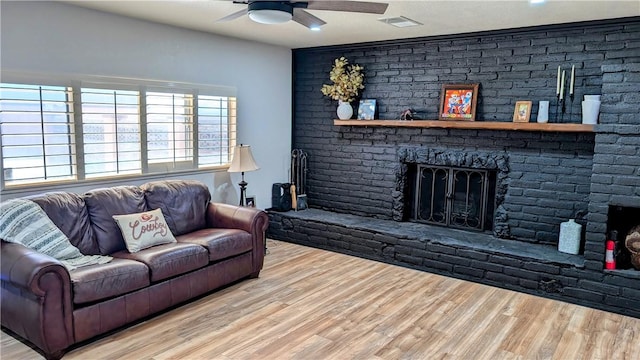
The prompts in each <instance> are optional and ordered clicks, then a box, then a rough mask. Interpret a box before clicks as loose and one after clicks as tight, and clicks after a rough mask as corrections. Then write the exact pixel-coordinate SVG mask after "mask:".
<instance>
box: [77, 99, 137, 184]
mask: <svg viewBox="0 0 640 360" xmlns="http://www.w3.org/2000/svg"><path fill="white" fill-rule="evenodd" d="M139 97H140V95H139V93H138V92H137V91H127V90H113V89H94V88H82V139H83V144H84V173H85V176H86V177H87V178H92V177H104V176H113V175H119V174H140V173H141V172H142V164H141V147H140V101H139Z"/></svg>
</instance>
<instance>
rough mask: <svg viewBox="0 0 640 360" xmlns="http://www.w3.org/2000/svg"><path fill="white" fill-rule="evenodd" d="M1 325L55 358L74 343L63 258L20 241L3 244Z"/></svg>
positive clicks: (70, 304) (71, 308) (67, 278)
mask: <svg viewBox="0 0 640 360" xmlns="http://www.w3.org/2000/svg"><path fill="white" fill-rule="evenodd" d="M0 258H1V259H2V262H1V263H0V272H1V279H2V290H1V294H2V307H1V317H0V318H1V321H2V326H5V327H6V328H8V329H10V330H11V331H13V332H15V333H16V334H18V335H20V336H22V337H24V338H25V339H27V340H29V341H30V342H32V343H33V344H34V345H36V346H37V347H39V348H40V349H41V350H42V351H43V352H44V353H45V356H46V357H49V358H55V357H59V356H60V355H61V354H62V351H63V350H64V349H65V348H67V347H69V346H70V345H71V344H73V343H74V336H73V305H72V298H71V279H70V277H69V272H68V271H67V269H66V268H65V267H64V266H63V265H62V264H61V263H60V261H58V260H56V259H54V258H52V257H50V256H47V255H44V254H41V253H39V252H37V251H35V250H31V249H29V248H27V247H25V246H22V245H19V244H12V243H7V242H5V241H2V243H1V244H0Z"/></svg>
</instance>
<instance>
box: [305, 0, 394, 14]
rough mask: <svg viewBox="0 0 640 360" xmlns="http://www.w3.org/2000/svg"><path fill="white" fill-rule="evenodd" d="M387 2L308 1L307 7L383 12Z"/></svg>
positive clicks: (385, 9) (373, 12)
mask: <svg viewBox="0 0 640 360" xmlns="http://www.w3.org/2000/svg"><path fill="white" fill-rule="evenodd" d="M388 6H389V4H385V3H377V2H363V1H326V0H316V1H309V3H308V5H307V9H311V10H330V11H349V12H360V13H369V14H384V12H385V11H387V7H388Z"/></svg>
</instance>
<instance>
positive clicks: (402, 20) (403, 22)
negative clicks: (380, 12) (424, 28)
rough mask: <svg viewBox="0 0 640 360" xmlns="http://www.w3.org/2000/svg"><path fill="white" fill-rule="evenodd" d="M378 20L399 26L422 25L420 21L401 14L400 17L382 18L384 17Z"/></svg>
mask: <svg viewBox="0 0 640 360" xmlns="http://www.w3.org/2000/svg"><path fill="white" fill-rule="evenodd" d="M378 20H379V21H382V22H383V23H385V24H389V25H393V26H395V27H399V28H405V27H410V26H418V25H422V24H421V23H419V22H417V21H415V20H411V19H409V18H406V17H404V16H399V17H394V18H382V19H378Z"/></svg>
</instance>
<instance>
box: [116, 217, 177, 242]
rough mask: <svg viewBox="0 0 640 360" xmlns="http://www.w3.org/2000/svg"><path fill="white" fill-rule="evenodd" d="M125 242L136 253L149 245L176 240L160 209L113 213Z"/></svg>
mask: <svg viewBox="0 0 640 360" xmlns="http://www.w3.org/2000/svg"><path fill="white" fill-rule="evenodd" d="M113 219H114V220H115V221H116V223H117V224H118V226H119V227H120V232H121V233H122V237H123V238H124V243H125V245H126V246H127V250H129V252H131V253H134V252H138V251H140V250H142V249H146V248H148V247H152V246H155V245H161V244H169V243H174V242H176V238H174V237H173V234H171V231H169V227H168V226H167V222H166V221H165V219H164V216H162V211H161V210H160V209H155V210H151V211H146V212H143V213H137V214H129V215H113Z"/></svg>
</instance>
